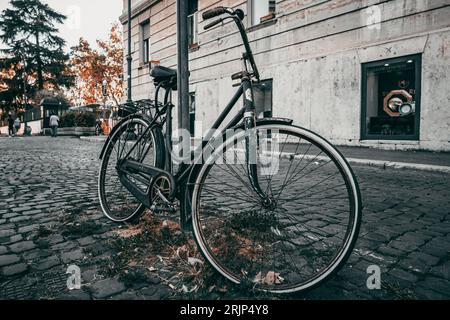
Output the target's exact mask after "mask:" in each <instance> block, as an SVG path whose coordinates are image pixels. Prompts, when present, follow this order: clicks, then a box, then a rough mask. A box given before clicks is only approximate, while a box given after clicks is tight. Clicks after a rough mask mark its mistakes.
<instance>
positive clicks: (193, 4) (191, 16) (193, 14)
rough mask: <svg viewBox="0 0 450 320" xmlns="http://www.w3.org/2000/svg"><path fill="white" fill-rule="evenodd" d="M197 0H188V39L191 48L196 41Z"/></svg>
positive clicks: (194, 45) (195, 44)
mask: <svg viewBox="0 0 450 320" xmlns="http://www.w3.org/2000/svg"><path fill="white" fill-rule="evenodd" d="M197 38H198V0H189V12H188V39H189V47H190V48H193V47H196V46H197V43H198V39H197Z"/></svg>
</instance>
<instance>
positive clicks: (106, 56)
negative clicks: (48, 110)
mask: <svg viewBox="0 0 450 320" xmlns="http://www.w3.org/2000/svg"><path fill="white" fill-rule="evenodd" d="M97 45H98V49H94V48H92V47H91V45H90V44H89V43H88V42H87V41H86V40H85V39H83V38H80V40H79V43H78V45H77V46H75V47H73V48H72V52H71V58H70V66H69V68H70V71H71V73H72V74H74V75H75V77H76V84H75V87H74V88H72V90H71V94H70V99H71V100H72V102H74V103H76V102H79V103H81V104H85V105H86V104H92V103H100V102H108V101H111V102H113V103H114V104H118V103H119V102H120V100H121V98H122V97H123V96H124V88H123V84H124V81H123V43H122V34H121V32H120V30H119V26H118V25H117V24H114V25H113V26H112V27H111V31H110V34H109V38H108V39H107V40H97ZM104 80H106V82H107V93H108V97H107V98H106V99H105V97H103V93H102V83H103V81H104Z"/></svg>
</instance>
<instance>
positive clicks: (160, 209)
mask: <svg viewBox="0 0 450 320" xmlns="http://www.w3.org/2000/svg"><path fill="white" fill-rule="evenodd" d="M150 210H151V211H152V212H153V213H171V214H173V213H176V212H177V208H176V207H175V206H174V205H152V206H151V207H150Z"/></svg>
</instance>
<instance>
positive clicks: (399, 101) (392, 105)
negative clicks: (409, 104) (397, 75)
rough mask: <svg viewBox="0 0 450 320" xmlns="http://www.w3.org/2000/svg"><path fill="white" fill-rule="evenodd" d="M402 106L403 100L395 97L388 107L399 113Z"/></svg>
mask: <svg viewBox="0 0 450 320" xmlns="http://www.w3.org/2000/svg"><path fill="white" fill-rule="evenodd" d="M402 104H403V100H402V99H400V98H398V97H394V98H392V99H391V100H389V102H388V107H389V109H391V111H392V112H399V108H400V107H401V106H402Z"/></svg>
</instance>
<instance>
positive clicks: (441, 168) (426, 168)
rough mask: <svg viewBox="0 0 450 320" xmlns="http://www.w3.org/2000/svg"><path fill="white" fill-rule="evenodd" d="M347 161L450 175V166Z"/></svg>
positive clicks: (349, 160)
mask: <svg viewBox="0 0 450 320" xmlns="http://www.w3.org/2000/svg"><path fill="white" fill-rule="evenodd" d="M282 156H288V154H284V152H283V154H282ZM299 157H300V156H299ZM302 157H303V158H305V159H312V160H326V159H327V158H324V157H322V156H319V157H317V156H316V157H314V156H309V155H306V156H302ZM344 157H345V156H344ZM346 160H347V161H348V162H349V163H350V164H358V165H366V166H372V167H379V168H383V169H386V168H391V169H408V170H419V171H428V172H441V173H450V166H437V165H432V164H423V163H408V162H394V161H384V160H370V159H358V158H346Z"/></svg>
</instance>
